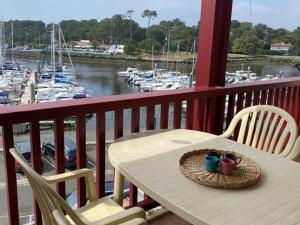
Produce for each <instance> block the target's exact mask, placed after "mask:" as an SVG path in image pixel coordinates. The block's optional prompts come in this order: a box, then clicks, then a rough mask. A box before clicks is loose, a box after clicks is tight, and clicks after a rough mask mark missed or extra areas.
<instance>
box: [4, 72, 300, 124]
mask: <svg viewBox="0 0 300 225" xmlns="http://www.w3.org/2000/svg"><path fill="white" fill-rule="evenodd" d="M299 85H300V78H298V77H295V78H285V79H278V80H268V81H257V82H254V83H243V84H236V85H230V86H226V87H197V88H185V89H177V90H170V91H157V92H150V93H149V92H148V93H134V94H122V95H113V96H100V97H93V98H88V99H78V100H69V101H57V102H48V103H39V104H26V105H17V106H9V107H8V106H3V107H0V126H3V125H6V124H16V123H25V122H32V121H40V120H51V119H56V118H63V117H68V116H74V115H83V114H88V113H96V112H99V111H104V112H108V111H114V110H118V109H126V108H132V106H133V105H132V103H133V102H134V107H143V106H148V105H156V104H162V103H169V102H174V99H176V101H183V100H189V99H195V98H205V97H213V96H214V97H218V96H224V95H230V94H238V93H240V92H243V93H245V92H251V91H261V90H266V89H275V88H284V87H293V86H299ZM200 95H201V96H200Z"/></svg>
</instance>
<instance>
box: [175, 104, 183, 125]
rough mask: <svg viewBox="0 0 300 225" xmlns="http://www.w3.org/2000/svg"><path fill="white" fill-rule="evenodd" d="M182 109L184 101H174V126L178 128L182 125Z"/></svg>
mask: <svg viewBox="0 0 300 225" xmlns="http://www.w3.org/2000/svg"><path fill="white" fill-rule="evenodd" d="M181 109H182V102H181V101H179V102H175V103H174V121H173V128H174V129H178V128H180V127H181Z"/></svg>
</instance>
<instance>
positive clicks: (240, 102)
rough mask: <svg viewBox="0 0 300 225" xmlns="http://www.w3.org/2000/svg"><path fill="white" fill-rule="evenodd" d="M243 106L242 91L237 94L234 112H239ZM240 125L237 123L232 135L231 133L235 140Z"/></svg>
mask: <svg viewBox="0 0 300 225" xmlns="http://www.w3.org/2000/svg"><path fill="white" fill-rule="evenodd" d="M243 107H244V93H240V94H238V95H237V102H236V114H237V113H238V112H240V111H241V110H242V109H243ZM240 126H241V124H240V123H239V124H238V125H237V126H236V128H235V131H234V135H233V139H234V140H237V138H238V134H239V131H240Z"/></svg>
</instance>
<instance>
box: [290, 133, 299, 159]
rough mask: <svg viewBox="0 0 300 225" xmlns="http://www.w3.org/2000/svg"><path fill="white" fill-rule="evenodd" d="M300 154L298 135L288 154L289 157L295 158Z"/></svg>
mask: <svg viewBox="0 0 300 225" xmlns="http://www.w3.org/2000/svg"><path fill="white" fill-rule="evenodd" d="M299 156H300V136H299V137H298V138H297V140H296V142H295V144H294V147H293V149H292V151H291V154H290V155H289V157H288V158H289V159H292V160H295V159H297V158H298V157H299Z"/></svg>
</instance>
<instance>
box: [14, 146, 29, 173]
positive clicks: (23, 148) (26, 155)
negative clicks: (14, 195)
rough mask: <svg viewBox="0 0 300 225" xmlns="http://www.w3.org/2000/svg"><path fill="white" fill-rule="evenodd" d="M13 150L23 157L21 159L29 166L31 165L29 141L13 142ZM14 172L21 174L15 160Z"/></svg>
mask: <svg viewBox="0 0 300 225" xmlns="http://www.w3.org/2000/svg"><path fill="white" fill-rule="evenodd" d="M15 149H16V150H17V151H19V152H20V153H21V154H22V155H23V157H24V158H25V159H26V160H27V161H28V163H29V164H30V163H31V149H30V142H29V141H17V142H15ZM16 172H17V173H23V171H22V168H21V166H20V164H19V162H18V161H17V160H16Z"/></svg>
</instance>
